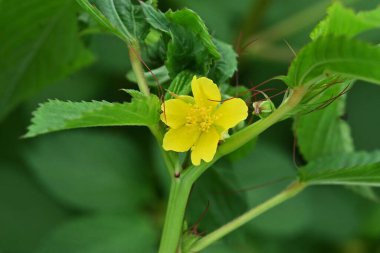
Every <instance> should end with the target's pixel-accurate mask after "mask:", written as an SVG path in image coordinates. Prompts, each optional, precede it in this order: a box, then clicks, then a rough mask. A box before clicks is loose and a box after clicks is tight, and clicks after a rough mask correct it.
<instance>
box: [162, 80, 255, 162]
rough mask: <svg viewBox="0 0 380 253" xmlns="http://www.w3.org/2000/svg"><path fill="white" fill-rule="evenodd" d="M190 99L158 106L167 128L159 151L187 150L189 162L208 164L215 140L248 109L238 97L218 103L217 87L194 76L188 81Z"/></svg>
mask: <svg viewBox="0 0 380 253" xmlns="http://www.w3.org/2000/svg"><path fill="white" fill-rule="evenodd" d="M191 89H192V91H193V96H194V97H191V96H178V97H177V98H175V99H169V100H167V101H165V103H164V105H162V110H163V112H162V114H161V120H162V121H163V122H164V123H165V124H166V125H167V126H169V128H170V129H169V131H168V132H167V133H166V134H165V136H164V140H163V148H164V149H165V150H172V151H176V152H186V151H188V150H190V149H191V161H192V163H193V164H194V165H199V164H200V163H201V160H204V161H205V162H210V161H211V160H212V159H213V158H214V155H215V153H216V149H217V146H218V142H219V140H221V139H222V136H223V134H224V133H226V132H227V131H228V129H230V128H232V127H234V126H236V125H237V124H238V123H239V122H240V121H242V120H245V119H246V118H247V116H248V107H247V105H246V104H245V102H244V101H243V100H242V99H240V98H232V99H229V100H226V101H225V102H223V103H221V95H220V91H219V89H218V86H217V85H216V84H215V83H214V82H213V81H212V80H210V79H208V78H205V77H201V78H198V79H197V78H196V77H194V78H193V80H192V82H191Z"/></svg>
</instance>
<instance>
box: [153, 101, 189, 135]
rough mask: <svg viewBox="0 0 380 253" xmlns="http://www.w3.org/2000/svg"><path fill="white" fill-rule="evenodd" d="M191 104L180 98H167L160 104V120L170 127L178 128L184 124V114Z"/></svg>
mask: <svg viewBox="0 0 380 253" xmlns="http://www.w3.org/2000/svg"><path fill="white" fill-rule="evenodd" d="M190 107H191V104H188V103H186V102H185V101H184V100H182V99H169V100H167V101H165V102H164V104H163V105H162V106H161V109H162V113H161V116H160V117H161V120H162V121H163V122H164V123H165V124H166V125H167V126H169V127H171V128H178V127H181V126H183V125H184V124H186V116H187V113H188V112H189V109H190Z"/></svg>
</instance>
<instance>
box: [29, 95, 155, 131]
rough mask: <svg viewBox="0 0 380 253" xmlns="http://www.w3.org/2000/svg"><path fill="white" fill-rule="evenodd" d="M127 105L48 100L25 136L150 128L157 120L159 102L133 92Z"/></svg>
mask: <svg viewBox="0 0 380 253" xmlns="http://www.w3.org/2000/svg"><path fill="white" fill-rule="evenodd" d="M130 94H131V95H132V97H133V99H132V101H131V102H130V103H109V102H106V101H102V102H98V101H93V102H63V101H58V100H51V101H49V102H47V103H44V104H42V105H41V106H40V107H39V108H38V109H37V111H35V113H34V117H33V119H32V125H30V126H29V128H28V132H27V134H26V135H25V137H34V136H36V135H39V134H45V133H49V132H54V131H59V130H65V129H72V128H82V127H97V126H131V125H133V126H153V125H154V124H156V123H157V122H158V121H159V112H160V101H159V99H158V98H157V96H155V95H151V96H150V97H146V96H144V95H143V94H142V93H140V92H138V91H135V92H130Z"/></svg>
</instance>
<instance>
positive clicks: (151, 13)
mask: <svg viewBox="0 0 380 253" xmlns="http://www.w3.org/2000/svg"><path fill="white" fill-rule="evenodd" d="M140 3H141V7H142V10H143V12H144V15H145V17H146V21H147V22H148V23H149V24H150V25H151V26H152V27H153V28H155V29H157V30H160V31H162V32H165V33H168V32H169V29H170V23H169V21H168V20H167V18H166V17H165V14H164V13H162V12H161V11H160V10H157V9H155V8H154V7H153V6H152V5H150V4H146V3H144V2H140Z"/></svg>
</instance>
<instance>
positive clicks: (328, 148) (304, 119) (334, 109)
mask: <svg viewBox="0 0 380 253" xmlns="http://www.w3.org/2000/svg"><path fill="white" fill-rule="evenodd" d="M343 88H344V87H343ZM341 90H342V87H339V86H336V85H335V86H333V87H331V88H329V89H328V90H326V91H325V92H324V94H322V96H321V97H319V98H318V99H317V100H316V101H315V102H314V103H315V105H314V107H318V106H322V105H324V104H326V103H329V99H331V98H334V97H335V96H337V95H338V94H339V92H341ZM345 102H346V97H345V96H341V97H339V98H338V99H336V101H334V102H333V103H331V104H329V105H328V106H327V107H326V108H324V109H323V110H322V109H321V110H316V111H313V112H310V113H307V112H306V114H304V115H299V116H297V117H295V120H294V130H295V133H296V136H297V143H298V147H299V150H300V152H301V154H302V155H303V157H304V158H305V160H307V161H312V160H314V159H317V158H319V157H322V156H326V155H332V154H341V153H347V152H352V151H353V150H354V146H353V140H352V137H351V131H350V127H349V125H348V124H347V123H346V122H345V121H344V120H343V119H342V116H343V114H344V113H345V104H346V103H345ZM314 107H310V108H311V109H309V110H313V108H314Z"/></svg>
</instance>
